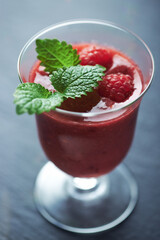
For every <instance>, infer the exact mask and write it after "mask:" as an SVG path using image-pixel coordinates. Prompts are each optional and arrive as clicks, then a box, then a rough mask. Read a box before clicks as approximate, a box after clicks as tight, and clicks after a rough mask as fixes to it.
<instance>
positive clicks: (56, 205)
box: [34, 162, 138, 233]
mask: <svg viewBox="0 0 160 240" xmlns="http://www.w3.org/2000/svg"><path fill="white" fill-rule="evenodd" d="M137 196H138V188H137V184H136V182H135V180H134V178H133V176H132V175H131V173H130V172H129V171H128V169H127V168H126V167H125V166H124V165H123V164H121V165H120V166H118V167H117V168H116V169H115V170H114V171H112V172H111V173H109V174H107V175H104V176H102V177H99V178H97V179H96V178H92V179H82V180H81V179H80V178H73V177H71V176H69V175H67V174H65V173H64V172H62V171H61V170H59V169H58V168H57V167H55V166H54V164H53V163H51V162H48V163H47V164H46V165H45V166H44V167H43V168H42V170H41V171H40V173H39V175H38V177H37V180H36V183H35V189H34V199H35V203H36V206H37V209H38V210H39V212H40V213H41V214H42V215H43V217H44V218H46V219H47V220H48V221H49V222H50V223H52V224H54V225H56V226H58V227H60V228H62V229H65V230H68V231H70V232H77V233H96V232H101V231H104V230H108V229H111V228H113V227H115V226H117V225H118V224H120V223H121V222H123V221H124V220H125V219H126V218H127V217H128V216H129V215H130V214H131V212H132V211H133V209H134V207H135V205H136V202H137Z"/></svg>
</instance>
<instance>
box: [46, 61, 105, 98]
mask: <svg viewBox="0 0 160 240" xmlns="http://www.w3.org/2000/svg"><path fill="white" fill-rule="evenodd" d="M105 70H106V69H105V68H104V67H102V66H100V65H95V66H81V65H78V66H72V67H69V68H61V69H58V70H57V71H54V72H53V73H52V75H50V77H51V78H50V80H51V82H52V85H53V86H54V88H55V89H56V90H57V91H58V92H60V93H61V94H63V96H64V97H66V98H69V97H70V98H76V97H81V96H82V95H87V92H92V91H93V88H94V87H97V86H98V81H101V80H102V76H104V71H105Z"/></svg>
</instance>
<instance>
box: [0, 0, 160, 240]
mask: <svg viewBox="0 0 160 240" xmlns="http://www.w3.org/2000/svg"><path fill="white" fill-rule="evenodd" d="M75 18H92V19H93V18H94V19H103V20H109V21H112V22H115V23H118V24H120V25H123V26H124V27H127V28H129V29H130V30H132V31H133V32H135V33H137V34H138V35H139V36H140V37H141V38H142V39H143V40H144V41H145V42H146V43H147V44H148V45H149V47H150V49H151V51H152V53H153V56H154V59H155V66H156V71H155V76H154V81H153V83H152V86H151V88H150V89H149V91H148V92H147V94H146V95H145V97H144V99H143V101H142V104H141V107H140V112H139V116H138V122H137V128H136V134H135V138H134V142H133V145H132V148H131V150H130V152H129V154H128V156H127V157H126V159H125V162H126V164H127V165H128V166H129V167H130V169H131V170H132V172H133V173H134V175H135V177H136V179H137V182H138V185H139V201H138V204H137V207H136V209H135V210H134V212H133V214H132V215H131V216H130V217H129V218H128V219H127V220H126V221H125V222H124V223H123V224H121V225H119V226H118V227H117V228H115V229H113V230H111V231H108V232H103V233H99V234H94V235H87V236H86V235H78V234H72V233H69V232H65V231H62V230H60V229H57V228H56V227H54V226H52V225H51V224H49V223H48V222H47V221H46V220H44V219H43V218H42V217H41V216H40V215H39V213H38V212H37V210H36V208H35V205H34V202H33V196H32V192H33V186H34V181H35V179H36V176H37V174H38V172H39V170H40V169H41V167H42V166H43V165H44V164H45V162H46V158H45V156H44V153H43V152H42V149H41V147H40V144H39V142H38V138H37V132H36V127H35V122H34V116H28V115H27V114H26V115H23V116H17V115H16V114H15V106H14V105H13V97H12V94H13V92H14V89H15V88H16V86H17V85H18V83H19V81H18V77H17V70H16V63H17V58H18V54H19V52H20V50H21V48H22V47H23V45H24V44H25V42H26V41H27V40H28V39H29V38H30V37H31V36H32V35H33V34H35V33H36V32H37V31H39V30H41V29H42V28H44V27H46V26H48V25H50V24H54V23H57V22H60V21H65V20H69V19H75ZM0 27H1V28H0V30H1V35H0V61H1V63H0V76H1V87H0V240H6V239H9V240H23V239H25V240H35V239H39V240H44V239H52V240H53V239H54V240H56V239H59V240H72V239H85V240H87V239H88V240H89V239H93V240H96V239H100V240H104V239H105V240H106V239H109V240H117V239H118V240H119V239H122V240H135V239H136V240H149V239H152V240H159V239H160V146H159V142H160V130H159V123H160V104H159V102H160V98H159V96H160V84H159V81H160V70H159V69H160V68H159V67H158V66H159V59H160V1H159V0H152V1H151V0H128V1H121V0H101V1H100V0H86V1H85V0H81V1H79V0H58V1H50V0H45V1H42V0H39V1H32V0H28V1H21V0H16V1H12V0H6V1H3V0H0Z"/></svg>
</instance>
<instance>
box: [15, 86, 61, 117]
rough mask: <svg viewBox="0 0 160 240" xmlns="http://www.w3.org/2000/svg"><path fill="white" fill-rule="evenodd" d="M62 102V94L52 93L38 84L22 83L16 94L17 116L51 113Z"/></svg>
mask: <svg viewBox="0 0 160 240" xmlns="http://www.w3.org/2000/svg"><path fill="white" fill-rule="evenodd" d="M62 102H63V96H62V95H61V94H60V93H58V92H55V93H52V92H50V91H48V90H47V89H45V88H44V87H43V86H41V85H40V84H36V83H22V84H20V85H19V86H18V87H17V89H16V91H15V93H14V103H15V104H16V105H17V106H16V112H17V114H22V113H25V112H28V113H29V114H33V113H37V114H40V113H42V112H49V111H50V110H51V109H55V108H56V107H57V106H60V105H61V103H62Z"/></svg>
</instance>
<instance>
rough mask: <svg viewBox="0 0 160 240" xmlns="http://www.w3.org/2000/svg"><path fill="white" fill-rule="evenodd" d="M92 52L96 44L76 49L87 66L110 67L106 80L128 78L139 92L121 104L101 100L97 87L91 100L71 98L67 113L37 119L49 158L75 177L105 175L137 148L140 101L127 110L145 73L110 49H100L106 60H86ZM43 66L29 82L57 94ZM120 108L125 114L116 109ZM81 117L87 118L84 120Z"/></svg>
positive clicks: (140, 85) (41, 115)
mask: <svg viewBox="0 0 160 240" xmlns="http://www.w3.org/2000/svg"><path fill="white" fill-rule="evenodd" d="M88 47H91V48H92V47H93V45H91V44H77V45H74V46H73V48H76V49H77V51H78V53H79V54H80V58H81V64H82V65H86V64H87V63H89V64H88V65H95V62H96V63H97V64H100V65H103V66H105V67H106V75H107V76H111V75H112V74H118V75H119V74H121V73H122V74H124V75H127V76H128V75H129V78H131V79H132V81H133V83H132V86H133V89H134V91H133V92H132V94H130V95H129V96H128V97H127V99H125V101H121V102H116V101H114V100H113V99H112V98H111V99H110V98H109V97H104V96H101V95H100V91H99V89H98V87H97V88H96V89H94V91H93V92H92V93H88V95H87V96H83V97H82V98H77V99H75V100H72V99H67V100H66V101H65V102H63V103H62V105H61V107H60V108H61V109H63V110H65V111H63V110H61V109H60V111H50V112H49V113H42V114H40V115H36V121H37V127H38V133H39V139H40V142H41V145H42V147H43V150H44V152H45V153H46V155H47V157H48V159H49V160H51V161H52V162H53V163H54V164H55V165H56V166H57V167H58V168H60V169H61V170H62V171H64V172H66V173H68V174H70V175H72V176H76V177H97V176H100V175H103V174H106V173H108V172H110V171H111V170H113V169H114V168H115V167H116V166H117V165H118V164H119V163H120V162H121V161H122V160H123V158H124V157H125V155H126V153H127V152H128V150H129V148H130V145H131V143H132V139H133V135H134V129H135V124H136V119H137V112H138V107H139V103H140V102H139V101H136V102H135V103H132V104H131V105H128V107H124V106H125V105H126V104H129V103H130V102H133V100H134V99H136V98H137V96H139V95H140V93H141V92H142V90H143V79H142V74H141V72H140V70H139V68H138V66H137V65H136V64H135V63H134V62H133V61H132V60H130V59H129V58H128V57H127V56H125V55H124V54H122V53H121V52H119V51H117V50H114V49H111V48H104V47H101V46H96V47H95V48H102V49H105V50H106V52H105V54H106V55H105V54H103V51H102V56H103V57H102V58H101V57H99V56H100V55H101V52H100V51H99V52H98V51H97V50H94V54H95V55H94V57H93V56H91V55H92V54H88V53H87V54H88V55H86V52H85V49H86V48H88ZM97 52H98V54H97ZM96 54H97V55H96ZM86 56H87V57H86ZM88 56H89V57H88ZM90 56H91V58H90ZM88 59H89V60H88ZM105 59H106V61H105ZM39 64H40V62H39V61H37V62H36V63H35V65H34V66H33V68H32V70H31V72H30V77H29V82H35V83H40V84H42V85H43V86H44V87H46V88H48V89H49V90H50V91H54V88H53V86H52V85H51V83H50V80H49V76H48V73H45V72H44V68H43V67H42V66H40V65H39ZM118 108H120V110H116V109H118ZM62 111H63V112H62ZM71 111H72V112H74V113H71ZM80 113H85V114H83V116H82V114H80ZM87 114H88V115H87Z"/></svg>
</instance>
